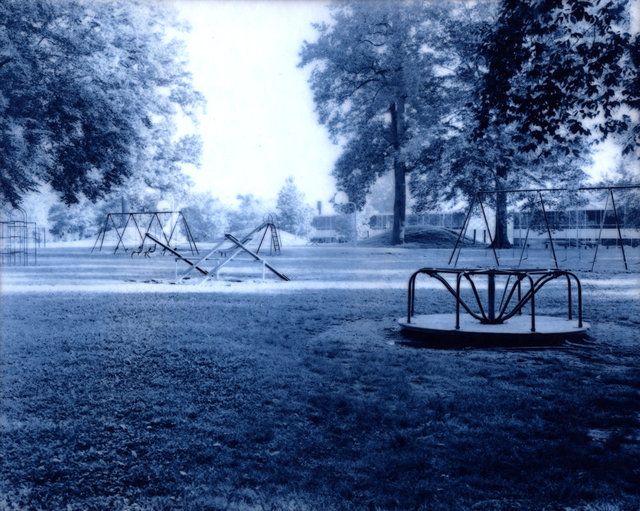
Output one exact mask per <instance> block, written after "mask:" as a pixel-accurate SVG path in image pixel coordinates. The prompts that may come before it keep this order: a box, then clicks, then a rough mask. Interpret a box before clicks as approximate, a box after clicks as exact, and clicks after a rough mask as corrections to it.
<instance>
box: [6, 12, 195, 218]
mask: <svg viewBox="0 0 640 511" xmlns="http://www.w3.org/2000/svg"><path fill="white" fill-rule="evenodd" d="M169 19H170V18H169V17H168V16H167V15H166V14H165V13H164V11H163V10H161V9H160V8H158V7H156V6H155V5H153V4H152V3H149V2H144V3H139V4H138V3H134V2H111V1H105V2H78V1H72V0H56V1H52V0H4V1H3V2H1V3H0V199H2V201H3V202H8V203H11V204H13V205H17V204H19V203H20V201H21V199H22V197H23V195H24V194H25V193H26V192H28V191H33V190H37V189H38V188H39V187H40V186H41V185H42V184H45V183H46V184H49V185H50V186H51V188H52V189H53V190H55V191H56V192H58V193H59V194H60V196H61V198H62V199H63V201H64V202H65V203H67V204H72V203H76V202H78V201H79V200H82V198H83V197H86V198H88V199H90V200H96V199H98V198H100V197H101V196H103V195H104V194H105V193H108V192H109V191H111V190H112V189H113V188H114V187H116V186H118V185H119V184H121V183H123V181H125V180H126V178H128V177H129V176H132V175H134V174H137V175H138V176H141V175H144V176H145V178H144V180H146V184H147V185H149V186H159V187H162V186H166V183H167V181H168V180H171V179H172V178H173V177H176V176H177V175H178V174H179V172H178V170H179V169H178V167H179V163H181V162H183V161H186V162H193V161H196V160H197V158H198V143H197V140H196V139H194V138H193V137H191V138H185V139H182V140H176V127H175V122H174V116H175V115H176V114H177V113H178V112H182V113H184V114H186V115H191V116H194V115H195V110H194V109H195V108H196V107H197V106H198V105H200V104H202V103H203V98H202V96H201V95H200V94H198V93H197V92H195V91H194V90H193V88H192V84H191V79H190V76H189V74H188V73H187V72H186V66H185V63H186V62H185V56H184V51H183V47H182V46H181V45H180V43H178V42H176V41H175V40H170V39H169V38H168V37H167V33H168V31H167V28H168V27H171V28H172V29H180V28H181V27H180V26H178V25H177V24H176V23H175V22H170V21H169Z"/></svg>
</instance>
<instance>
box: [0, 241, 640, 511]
mask: <svg viewBox="0 0 640 511" xmlns="http://www.w3.org/2000/svg"><path fill="white" fill-rule="evenodd" d="M88 252H89V250H88V249H87V248H86V247H76V248H73V247H65V246H60V247H56V248H48V249H46V250H44V251H42V252H41V253H40V254H39V259H38V265H37V266H30V267H7V268H3V270H2V274H1V277H2V281H1V284H2V294H1V298H2V301H1V311H0V319H1V326H0V334H1V353H0V354H1V362H0V363H1V366H0V370H1V373H0V378H1V380H0V382H1V392H2V394H1V402H0V405H1V407H0V428H1V429H0V431H1V439H0V442H1V445H0V456H1V457H0V464H1V465H0V474H1V475H0V509H3V510H18V509H20V510H22V509H45V510H59V509H60V510H64V509H70V510H85V509H89V510H93V509H95V510H103V509H115V510H125V509H126V510H147V509H149V510H165V509H166V510H168V509H187V510H207V509H212V510H213V509H216V510H217V509H425V510H432V509H434V510H437V509H473V510H489V509H491V510H494V509H499V510H507V509H509V510H511V509H526V510H538V509H539V510H543V509H545V510H552V509H563V510H564V509H584V510H590V511H605V510H606V511H610V510H638V509H640V371H639V370H638V366H639V355H640V296H639V290H640V281H639V277H638V275H639V274H638V271H637V269H638V268H637V262H636V261H637V254H629V255H630V258H631V263H632V266H631V267H632V269H633V270H634V271H633V272H630V273H629V272H624V271H622V268H621V267H622V263H621V262H620V260H619V258H615V257H613V251H612V252H611V253H610V254H609V255H611V257H610V258H608V259H607V257H606V256H607V253H604V254H603V255H602V256H599V265H598V266H597V268H596V270H597V271H596V272H594V273H586V272H579V275H580V277H581V280H582V283H583V287H584V315H585V318H586V319H587V320H588V321H589V322H590V323H591V324H592V329H591V331H590V338H589V339H588V340H587V341H586V342H584V343H577V344H563V345H560V346H557V347H554V348H547V349H504V348H500V349H497V348H493V349H461V350H460V349H433V348H425V347H423V346H421V345H420V344H417V343H414V342H410V341H408V340H407V339H405V338H404V337H403V335H402V334H401V332H400V331H399V330H398V327H397V325H396V318H398V317H400V316H402V315H403V314H405V312H406V282H407V279H408V277H409V275H410V273H411V272H413V271H414V270H415V269H417V268H419V267H423V266H440V265H444V264H445V263H446V262H447V259H448V256H449V251H448V250H444V249H443V250H437V249H420V248H412V249H404V248H376V247H370V246H365V247H354V246H346V245H340V246H326V247H308V246H294V247H288V248H287V247H286V246H285V249H284V251H283V254H282V255H281V256H278V257H275V256H274V257H271V258H269V260H270V262H272V263H273V264H274V265H275V266H276V267H277V268H278V269H279V270H281V271H282V272H284V273H285V274H287V275H288V276H289V277H290V278H291V279H292V280H291V282H284V281H279V280H276V279H275V278H273V277H268V278H267V280H266V281H264V282H263V281H262V280H261V278H260V277H261V273H262V270H261V268H260V266H259V265H255V264H249V263H248V262H246V263H241V264H240V267H239V268H232V269H230V270H229V274H228V276H229V277H230V276H237V275H241V278H240V279H239V280H242V281H241V282H231V281H228V280H226V281H217V282H216V281H212V282H207V283H205V284H201V285H199V284H198V283H197V280H199V279H195V278H194V279H191V280H189V281H188V282H187V283H185V284H181V285H173V284H171V283H170V281H171V279H172V277H173V276H174V275H175V272H176V263H175V262H174V260H173V259H172V258H169V257H154V258H152V259H144V258H133V259H132V258H130V257H129V256H125V255H116V256H113V255H110V254H108V253H106V252H100V253H98V254H93V255H89V253H88ZM605 252H606V251H605ZM565 255H566V254H565ZM503 256H504V258H505V259H508V257H517V254H514V253H513V252H512V253H511V256H510V255H509V254H508V253H505V254H503ZM528 256H529V258H530V259H529V262H530V263H531V264H527V266H531V265H533V264H534V263H535V264H536V265H540V264H543V263H542V262H541V261H543V259H544V258H545V257H548V254H546V253H540V254H537V255H536V254H535V253H533V252H532V253H531V254H528ZM490 257H491V254H490V253H488V251H486V250H482V249H466V250H465V251H464V252H463V255H462V256H461V260H460V263H462V264H470V263H478V264H487V261H488V262H489V263H488V264H490ZM571 257H574V259H571ZM633 257H636V259H633ZM536 258H537V259H536ZM578 262H583V263H584V265H583V267H584V266H590V259H588V258H587V257H586V254H585V256H584V261H583V256H582V255H579V256H578V255H571V254H569V255H567V256H566V261H565V263H567V264H568V265H569V266H570V263H571V264H574V263H575V266H578V264H577V263H578ZM180 264H181V266H178V268H177V269H178V270H180V271H182V270H183V269H184V266H182V263H180ZM544 264H546V263H544ZM564 292H565V287H564V286H557V287H550V288H549V289H548V290H547V288H545V292H544V294H543V295H541V296H540V298H539V307H540V309H541V310H544V311H545V313H549V314H552V315H561V314H563V313H564V305H563V304H562V302H561V299H560V297H561V296H562V295H563V294H564ZM422 293H423V295H421V296H424V298H422V299H421V302H420V306H421V307H424V308H425V309H427V310H429V311H433V312H451V311H452V306H453V304H452V300H451V298H450V297H449V296H448V295H447V294H445V292H443V291H441V290H440V289H437V288H436V287H435V286H431V287H429V288H425V289H424V290H423V291H422ZM537 301H538V298H537Z"/></svg>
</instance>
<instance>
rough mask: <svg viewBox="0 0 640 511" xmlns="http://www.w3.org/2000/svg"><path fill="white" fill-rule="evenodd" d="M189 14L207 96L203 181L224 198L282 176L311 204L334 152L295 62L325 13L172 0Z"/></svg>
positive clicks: (326, 182)
mask: <svg viewBox="0 0 640 511" xmlns="http://www.w3.org/2000/svg"><path fill="white" fill-rule="evenodd" d="M170 3H171V4H172V5H174V7H175V8H177V9H178V11H179V13H180V15H181V17H182V18H184V19H185V20H187V21H189V23H190V24H191V26H192V30H191V33H190V34H188V35H186V36H185V37H186V40H187V44H188V49H189V53H190V57H191V66H192V72H193V78H194V85H195V87H196V89H197V90H199V91H200V92H202V93H203V94H204V95H205V97H206V99H207V112H206V114H205V115H204V116H202V119H201V125H200V134H201V136H202V139H203V142H204V153H203V158H202V168H201V169H199V170H198V171H197V172H195V173H194V174H193V176H192V177H193V178H194V181H195V182H196V184H197V185H198V186H199V187H201V189H206V190H211V191H212V193H213V195H214V196H216V197H219V198H220V199H222V200H223V201H224V202H227V203H230V204H232V203H234V199H235V197H236V195H237V194H247V193H252V194H254V195H256V196H258V197H260V198H263V199H266V200H269V199H273V200H275V198H276V197H277V193H278V190H279V189H280V188H281V187H282V185H283V184H284V181H285V179H286V178H287V176H290V175H293V176H294V178H295V183H296V185H297V186H298V188H300V189H301V190H302V191H303V192H304V193H305V196H306V199H307V201H308V202H309V203H310V204H313V205H315V202H316V201H318V200H323V201H327V200H328V199H329V198H330V197H331V196H332V194H333V192H334V182H333V178H331V177H330V172H331V168H332V166H333V162H334V161H335V159H336V157H337V156H338V150H337V148H336V147H335V146H333V145H332V144H331V143H330V142H329V139H328V136H327V132H326V130H325V129H324V128H323V127H322V126H320V125H319V124H318V122H317V116H316V114H315V112H314V105H313V100H312V96H311V91H310V89H309V85H308V83H307V78H308V73H309V71H308V70H303V69H299V68H298V67H297V63H298V61H299V57H298V53H299V51H300V49H301V46H302V43H303V41H304V40H305V39H307V40H314V38H315V31H314V29H313V28H312V27H311V23H312V22H315V21H321V20H323V19H327V17H328V15H327V9H326V4H325V3H323V2H319V1H309V0H305V1H255V0H251V1H240V2H238V1H234V2H230V1H218V0H214V1H205V0H174V1H172V2H170Z"/></svg>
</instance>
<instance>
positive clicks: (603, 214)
mask: <svg viewBox="0 0 640 511" xmlns="http://www.w3.org/2000/svg"><path fill="white" fill-rule="evenodd" d="M631 190H640V185H622V186H596V187H579V188H576V189H570V188H530V189H505V190H480V191H478V192H477V193H476V194H475V195H474V196H473V197H472V199H471V202H470V204H469V209H468V210H467V213H466V216H465V219H464V222H463V225H462V228H461V229H460V233H459V235H458V238H457V240H456V243H455V245H454V247H453V250H452V252H451V256H450V257H449V263H448V264H450V265H451V264H452V263H453V266H454V267H455V266H457V264H458V259H459V257H460V252H461V250H462V244H461V243H460V242H461V240H462V239H463V238H464V237H465V235H466V232H467V228H468V226H469V222H470V219H471V215H472V212H473V211H474V209H475V207H476V205H478V206H479V207H480V212H481V216H482V219H483V221H484V225H485V227H486V232H487V233H488V235H489V242H490V247H491V251H492V254H493V259H494V262H495V264H496V266H498V267H499V266H500V265H501V263H500V260H499V257H498V252H497V250H496V249H495V247H494V246H493V237H492V235H491V229H490V227H489V221H488V218H487V213H486V209H485V205H484V202H483V196H484V195H496V194H499V193H503V194H516V195H519V196H522V195H523V194H529V196H532V194H533V197H535V200H533V201H531V207H530V208H529V211H528V212H527V213H525V214H524V217H525V219H527V222H526V223H527V225H526V234H525V237H524V238H522V236H520V237H519V238H518V240H517V242H518V244H519V245H520V248H521V252H520V257H519V260H518V263H517V267H520V265H521V263H522V261H523V260H525V259H526V257H525V252H526V250H527V249H528V247H529V244H530V240H531V238H530V234H531V231H532V228H531V219H532V218H533V216H534V213H536V211H534V207H537V208H538V210H539V211H538V212H539V214H540V218H541V225H542V226H543V231H544V235H545V238H546V239H545V240H544V244H545V246H548V247H549V248H550V250H551V256H552V258H553V264H554V267H555V268H559V259H558V251H557V240H556V239H555V238H554V236H553V234H552V231H553V230H554V229H553V228H552V226H551V219H552V218H553V215H552V214H551V212H550V211H548V208H547V206H546V204H545V198H544V197H545V196H548V195H549V194H558V193H574V194H577V193H578V192H580V193H583V192H602V191H604V192H605V204H604V209H603V210H601V211H594V213H597V214H598V216H599V222H598V223H599V226H594V227H595V228H591V229H589V230H590V231H593V232H592V233H590V234H589V239H587V240H583V241H581V237H580V236H579V234H578V231H579V230H580V228H581V227H580V221H579V218H582V222H583V226H582V229H583V230H586V229H585V225H584V224H585V218H584V216H585V215H584V213H586V212H584V211H583V212H582V215H580V216H579V211H578V210H573V211H572V212H569V214H570V215H571V214H572V215H575V238H573V239H568V238H567V239H563V240H562V243H563V245H564V246H565V248H566V247H567V246H569V245H571V246H575V247H576V248H580V246H581V244H582V246H583V247H585V248H589V247H595V250H594V252H593V260H592V262H591V271H593V270H594V267H595V264H596V260H597V257H598V247H599V246H600V245H602V244H604V239H603V232H604V231H605V218H607V216H608V213H609V207H611V213H613V222H610V224H611V225H609V226H608V227H609V229H607V230H608V231H611V232H613V233H615V234H614V236H613V240H612V241H614V242H615V245H616V246H619V247H620V249H621V252H622V262H623V264H624V268H625V270H629V263H628V260H627V254H626V251H625V245H628V244H634V243H637V242H638V240H632V239H629V238H626V239H625V238H623V230H624V228H623V224H622V222H621V218H620V214H619V209H618V207H617V205H616V200H615V197H614V191H616V192H617V193H622V192H623V191H627V192H629V191H631ZM543 194H544V195H543ZM563 213H564V214H566V213H568V212H567V211H565V212H563ZM522 216H523V215H522V212H520V213H519V214H518V216H517V218H518V221H519V223H518V225H519V226H520V228H521V227H522ZM566 230H568V229H566ZM626 231H627V232H628V233H631V234H632V235H633V234H635V235H636V236H637V233H638V230H637V228H636V229H627V230H626ZM565 234H566V233H565ZM591 238H593V239H591Z"/></svg>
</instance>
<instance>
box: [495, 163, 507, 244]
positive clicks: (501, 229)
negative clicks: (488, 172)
mask: <svg viewBox="0 0 640 511" xmlns="http://www.w3.org/2000/svg"><path fill="white" fill-rule="evenodd" d="M506 174H507V169H505V168H504V167H501V168H499V169H498V170H497V172H496V190H501V189H503V188H504V187H503V185H502V182H503V179H504V177H505V176H506ZM495 195H496V207H495V209H496V224H495V231H494V233H495V234H494V236H493V243H492V244H491V246H492V247H493V248H511V243H510V242H509V235H508V233H507V226H508V224H507V222H508V215H507V194H506V193H496V194H495Z"/></svg>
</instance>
